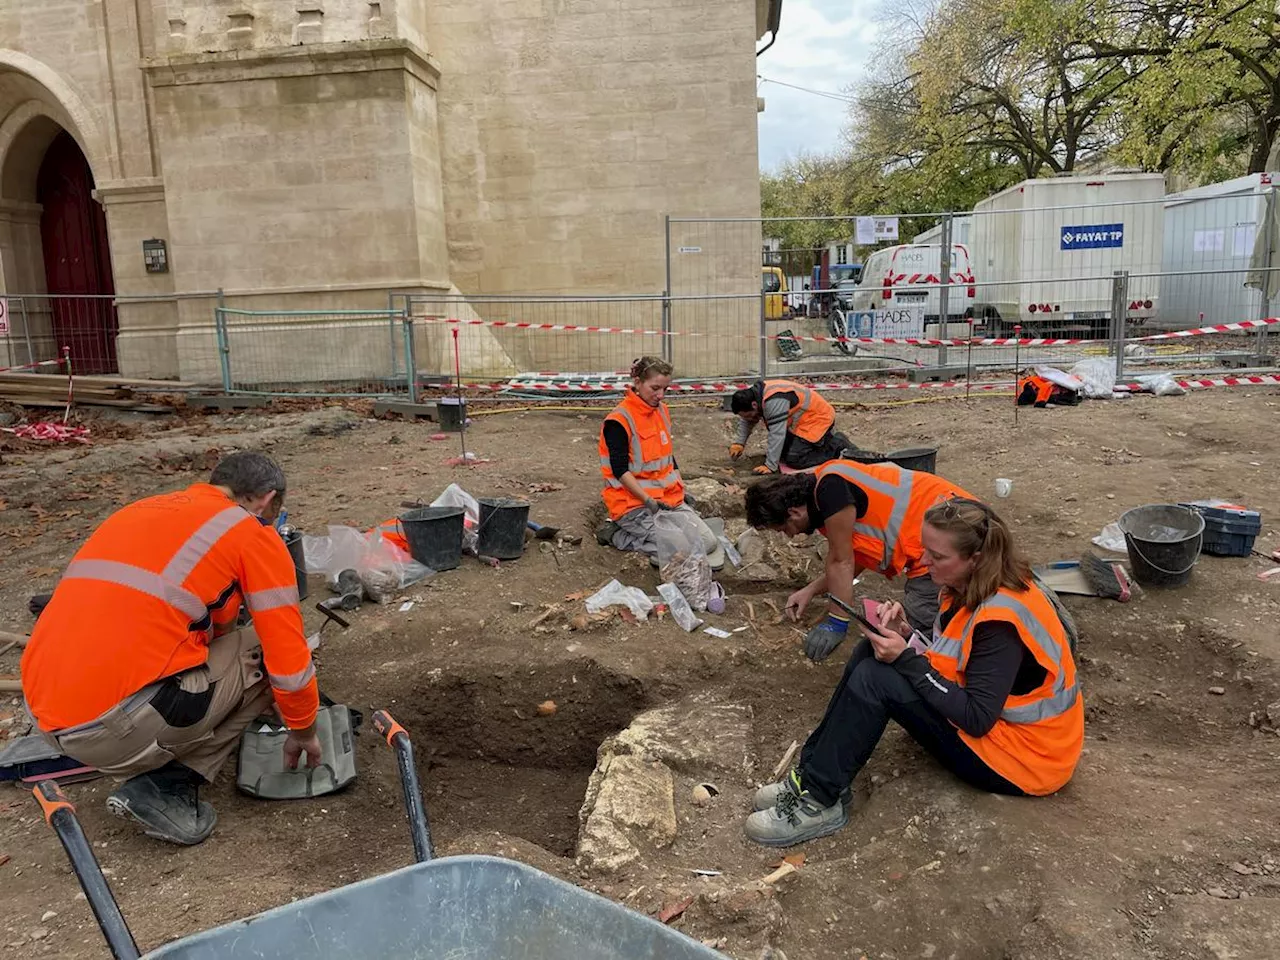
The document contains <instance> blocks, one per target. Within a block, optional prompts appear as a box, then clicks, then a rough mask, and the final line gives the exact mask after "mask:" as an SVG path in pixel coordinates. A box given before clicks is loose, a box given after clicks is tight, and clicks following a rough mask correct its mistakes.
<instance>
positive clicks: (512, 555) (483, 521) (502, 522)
mask: <svg viewBox="0 0 1280 960" xmlns="http://www.w3.org/2000/svg"><path fill="white" fill-rule="evenodd" d="M479 500H480V526H479V527H478V528H477V529H478V534H479V539H478V540H477V541H476V553H478V554H480V556H482V557H495V558H497V559H498V560H516V559H519V557H520V556H522V555H523V554H524V528H525V526H526V525H527V524H528V522H529V506H530V504H529V502H528V501H527V500H512V499H509V498H507V497H480V498H479Z"/></svg>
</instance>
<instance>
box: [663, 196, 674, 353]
mask: <svg viewBox="0 0 1280 960" xmlns="http://www.w3.org/2000/svg"><path fill="white" fill-rule="evenodd" d="M665 219H666V240H665V241H664V249H665V250H666V255H667V286H666V288H665V289H664V290H663V291H662V359H663V360H665V361H667V363H670V362H671V353H672V351H671V214H669V213H668V214H667V215H666V218H665Z"/></svg>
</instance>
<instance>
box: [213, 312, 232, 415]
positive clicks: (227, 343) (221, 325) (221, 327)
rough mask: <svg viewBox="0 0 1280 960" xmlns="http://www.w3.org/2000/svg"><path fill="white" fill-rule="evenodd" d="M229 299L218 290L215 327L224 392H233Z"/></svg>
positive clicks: (214, 317)
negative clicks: (228, 331) (228, 326)
mask: <svg viewBox="0 0 1280 960" xmlns="http://www.w3.org/2000/svg"><path fill="white" fill-rule="evenodd" d="M226 306H227V298H226V297H225V296H224V295H223V292H222V288H221V287H219V288H218V305H217V306H216V307H214V310H213V326H214V330H215V332H216V334H217V338H218V365H219V366H220V367H221V368H222V392H223V393H230V392H231V338H230V337H228V336H227V314H226Z"/></svg>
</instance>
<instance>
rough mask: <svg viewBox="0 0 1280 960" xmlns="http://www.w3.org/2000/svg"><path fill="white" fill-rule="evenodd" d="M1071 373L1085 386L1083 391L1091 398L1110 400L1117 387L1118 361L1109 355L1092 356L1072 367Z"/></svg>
mask: <svg viewBox="0 0 1280 960" xmlns="http://www.w3.org/2000/svg"><path fill="white" fill-rule="evenodd" d="M1071 375H1072V376H1073V377H1075V378H1076V379H1078V380H1080V381H1081V382H1082V383H1083V384H1084V386H1083V388H1082V390H1081V392H1082V393H1083V394H1084V395H1085V396H1086V397H1089V398H1090V399H1091V400H1109V399H1111V394H1112V392H1113V391H1114V390H1115V387H1116V362H1115V360H1111V359H1108V358H1107V357H1090V358H1089V359H1088V360H1081V361H1080V362H1079V363H1077V364H1076V365H1075V366H1074V367H1072V368H1071Z"/></svg>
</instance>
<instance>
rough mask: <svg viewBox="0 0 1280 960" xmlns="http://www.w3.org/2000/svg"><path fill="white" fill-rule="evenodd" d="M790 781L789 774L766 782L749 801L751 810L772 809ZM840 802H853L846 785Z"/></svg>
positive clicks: (849, 788)
mask: <svg viewBox="0 0 1280 960" xmlns="http://www.w3.org/2000/svg"><path fill="white" fill-rule="evenodd" d="M790 782H791V778H790V775H788V776H787V777H784V778H783V779H782V780H779V781H778V782H777V783H766V784H765V785H764V786H763V787H761V788H760V789H759V790H757V791H756V796H755V799H754V800H752V802H751V809H752V810H756V811H759V810H772V809H773V808H774V807H775V806H777V803H778V798H779V797H781V796H782V794H783V793H784V792H785V791H786V790H788V789H789V784H790ZM840 802H841V803H843V804H844V805H845V806H846V807H847V806H848V805H849V804H850V803H852V802H853V788H852V787H846V788H845V789H844V790H841V791H840Z"/></svg>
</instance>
